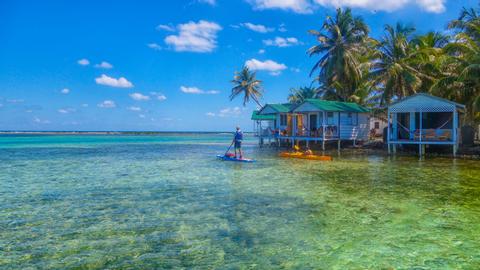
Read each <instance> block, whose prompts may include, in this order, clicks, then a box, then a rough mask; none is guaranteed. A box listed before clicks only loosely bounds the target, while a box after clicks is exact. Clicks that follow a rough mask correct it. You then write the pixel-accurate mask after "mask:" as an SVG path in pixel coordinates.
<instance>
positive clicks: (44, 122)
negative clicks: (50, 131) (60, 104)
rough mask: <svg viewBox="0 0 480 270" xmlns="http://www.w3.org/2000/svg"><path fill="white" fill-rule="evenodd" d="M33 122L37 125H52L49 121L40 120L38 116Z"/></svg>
mask: <svg viewBox="0 0 480 270" xmlns="http://www.w3.org/2000/svg"><path fill="white" fill-rule="evenodd" d="M33 121H34V122H35V123H38V124H50V123H51V122H50V121H49V120H42V119H40V118H38V117H36V116H35V117H34V118H33Z"/></svg>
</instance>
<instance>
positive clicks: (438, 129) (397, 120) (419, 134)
mask: <svg viewBox="0 0 480 270" xmlns="http://www.w3.org/2000/svg"><path fill="white" fill-rule="evenodd" d="M464 112H465V106H464V105H461V104H458V103H455V102H453V101H450V100H447V99H443V98H439V97H435V96H432V95H428V94H423V93H420V94H415V95H413V96H410V97H407V98H404V99H402V100H400V101H397V102H395V103H393V104H391V105H390V106H388V123H390V124H389V125H388V135H387V138H388V139H387V143H388V150H389V152H391V151H393V152H395V151H396V146H397V145H405V144H414V145H418V146H419V151H418V152H419V154H420V155H423V154H424V153H425V146H426V145H447V146H452V149H453V154H454V155H455V154H456V152H457V148H458V143H459V137H460V136H459V135H460V134H459V130H460V129H459V127H460V117H459V116H460V115H461V114H463V113H464Z"/></svg>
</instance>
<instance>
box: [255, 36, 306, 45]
mask: <svg viewBox="0 0 480 270" xmlns="http://www.w3.org/2000/svg"><path fill="white" fill-rule="evenodd" d="M263 44H265V45H267V46H276V47H290V46H294V45H299V44H300V42H299V41H298V39H296V38H294V37H288V38H282V37H276V38H275V39H266V40H264V41H263Z"/></svg>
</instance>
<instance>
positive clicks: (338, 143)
mask: <svg viewBox="0 0 480 270" xmlns="http://www.w3.org/2000/svg"><path fill="white" fill-rule="evenodd" d="M341 144H342V143H341V140H340V139H339V140H338V141H337V151H339V152H340V146H341Z"/></svg>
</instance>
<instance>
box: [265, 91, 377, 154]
mask: <svg viewBox="0 0 480 270" xmlns="http://www.w3.org/2000/svg"><path fill="white" fill-rule="evenodd" d="M258 114H259V115H275V118H276V120H275V121H274V126H275V130H274V134H275V138H276V139H277V141H278V143H280V142H281V141H290V142H291V143H292V144H294V143H295V142H300V141H304V142H306V144H307V145H308V143H309V142H311V141H314V142H322V148H323V149H325V142H326V141H337V142H338V145H339V146H340V141H342V140H350V141H353V142H354V143H355V142H356V141H359V140H360V141H363V140H368V131H369V110H368V109H367V108H365V107H362V106H360V105H358V104H356V103H350V102H338V101H326V100H320V99H307V100H305V101H304V102H303V103H301V104H297V105H292V104H289V103H287V104H267V105H265V106H264V107H263V108H262V109H261V110H260V111H259V112H258Z"/></svg>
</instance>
